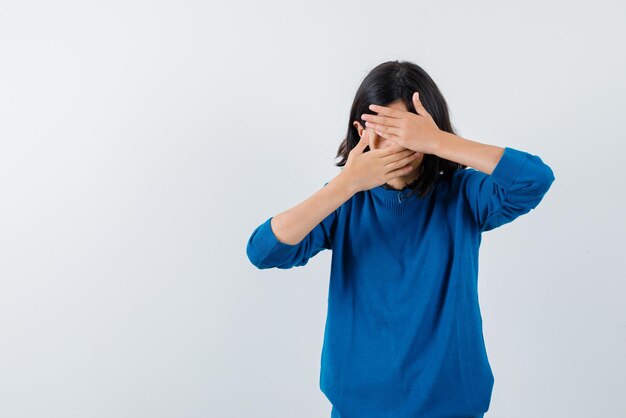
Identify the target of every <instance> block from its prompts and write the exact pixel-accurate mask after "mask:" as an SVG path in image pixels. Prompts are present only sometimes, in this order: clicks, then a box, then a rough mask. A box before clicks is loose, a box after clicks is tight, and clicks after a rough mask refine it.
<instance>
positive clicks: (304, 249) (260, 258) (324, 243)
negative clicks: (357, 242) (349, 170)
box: [246, 182, 339, 269]
mask: <svg viewBox="0 0 626 418" xmlns="http://www.w3.org/2000/svg"><path fill="white" fill-rule="evenodd" d="M327 184H328V182H326V183H324V187H325V186H326V185H327ZM338 211H339V209H336V210H335V211H333V212H332V213H331V214H330V215H328V216H327V217H326V218H325V219H324V220H322V222H320V223H319V224H317V226H315V228H313V229H312V230H311V232H309V233H308V234H307V235H306V236H305V237H304V238H303V239H302V241H300V242H299V243H297V244H293V245H291V244H287V243H284V242H282V241H279V240H278V238H276V235H275V234H274V231H273V230H272V225H271V223H270V222H271V220H272V218H273V216H271V217H269V218H268V219H267V220H266V221H265V222H263V223H262V224H261V225H259V226H258V227H257V228H256V229H255V230H254V231H253V232H252V235H251V236H250V238H249V239H248V243H247V246H246V254H247V256H248V259H249V260H250V262H251V263H252V264H253V265H254V266H256V267H257V268H259V269H268V268H272V267H276V268H279V269H289V268H292V267H294V266H304V265H305V264H307V263H308V262H309V259H310V258H311V257H313V256H315V255H316V254H317V253H319V252H320V251H322V250H324V249H331V248H332V243H333V236H334V232H335V227H336V224H337V216H338Z"/></svg>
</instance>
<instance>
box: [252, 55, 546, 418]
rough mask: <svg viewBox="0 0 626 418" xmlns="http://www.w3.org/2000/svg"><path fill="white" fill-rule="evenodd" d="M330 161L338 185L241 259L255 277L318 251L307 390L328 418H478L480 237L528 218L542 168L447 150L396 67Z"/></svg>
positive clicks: (487, 381) (466, 147)
mask: <svg viewBox="0 0 626 418" xmlns="http://www.w3.org/2000/svg"><path fill="white" fill-rule="evenodd" d="M418 93H419V95H418ZM337 157H341V161H340V162H338V163H337V164H336V165H337V166H340V167H343V169H342V170H341V172H340V173H339V174H338V175H337V176H336V177H334V178H333V179H331V180H330V181H328V182H326V183H324V186H323V187H321V188H320V190H318V191H317V192H316V193H314V194H313V195H312V196H310V197H309V198H307V199H306V200H304V201H303V202H302V203H300V204H298V205H297V206H295V207H293V208H291V209H289V210H287V211H284V212H282V213H280V214H278V215H276V216H273V217H270V218H268V219H267V220H266V221H265V222H263V223H262V224H261V225H259V226H258V227H257V228H256V229H255V230H254V231H253V232H252V235H251V236H250V238H249V240H248V242H247V248H246V253H247V256H248V258H249V259H250V261H251V262H252V264H253V265H254V266H256V267H257V268H259V269H267V268H272V267H275V268H280V269H287V268H291V267H294V266H303V265H305V264H307V262H308V260H309V259H310V258H311V257H313V256H314V255H316V254H317V253H319V252H320V251H322V250H324V249H331V250H332V266H331V273H330V285H329V294H328V311H327V319H326V327H325V334H324V343H323V348H322V353H321V376H320V389H321V390H322V392H323V393H324V394H325V395H326V397H327V398H328V400H329V401H330V403H331V404H332V412H331V417H332V418H370V417H371V418H385V417H388V418H435V417H436V418H474V417H482V416H483V414H484V413H485V412H486V411H487V410H488V409H489V403H490V400H491V393H492V389H493V384H494V376H493V373H492V370H491V367H490V365H489V361H488V358H487V353H486V349H485V343H484V339H483V332H482V317H481V313H480V307H479V301H478V291H477V279H478V250H479V246H480V243H481V237H482V236H481V234H482V233H483V232H485V231H489V230H492V229H494V228H497V227H499V226H502V225H504V224H506V223H509V222H511V221H513V220H514V219H516V218H517V217H519V216H520V215H523V214H525V213H528V212H529V211H530V210H531V209H534V208H535V207H536V206H537V205H538V204H539V202H540V201H541V200H542V198H543V196H544V194H545V193H546V192H547V191H548V189H549V188H550V186H551V184H552V182H553V181H554V174H553V172H552V170H551V168H550V167H549V166H548V165H546V164H545V163H544V162H543V161H542V160H541V158H540V157H538V156H536V155H533V154H530V153H527V152H524V151H521V150H518V149H514V148H510V147H504V148H502V147H498V146H494V145H488V144H483V143H480V142H476V141H472V140H469V139H464V138H461V137H459V136H457V135H456V134H455V133H454V130H453V128H452V125H451V123H450V120H449V115H448V108H447V104H446V101H445V100H444V98H443V96H442V95H441V93H440V91H439V89H438V87H437V85H436V84H435V82H434V81H433V80H432V79H431V78H430V76H429V75H428V74H427V73H426V72H425V71H424V70H423V69H422V68H421V67H419V66H418V65H416V64H413V63H411V62H406V61H403V62H399V61H390V62H385V63H383V64H380V65H378V66H377V67H376V68H374V69H373V70H372V71H371V72H370V73H369V74H368V75H367V76H366V78H365V79H364V80H363V83H362V84H361V86H360V87H359V89H358V91H357V93H356V97H355V99H354V103H353V104H352V109H351V111H350V119H349V126H348V133H347V137H346V138H345V139H344V141H343V143H342V144H341V145H340V147H339V150H338V153H337ZM469 167H473V168H469Z"/></svg>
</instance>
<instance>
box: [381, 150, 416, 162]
mask: <svg viewBox="0 0 626 418" xmlns="http://www.w3.org/2000/svg"><path fill="white" fill-rule="evenodd" d="M414 154H417V153H416V152H415V151H413V150H410V149H403V150H402V151H400V152H396V153H394V154H391V155H387V156H385V157H381V158H380V159H381V160H383V161H384V163H385V165H386V164H389V163H393V162H395V161H398V160H401V159H403V158H406V157H410V156H411V155H414Z"/></svg>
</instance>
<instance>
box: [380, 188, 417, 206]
mask: <svg viewBox="0 0 626 418" xmlns="http://www.w3.org/2000/svg"><path fill="white" fill-rule="evenodd" d="M385 184H386V183H385ZM411 190H412V189H411V188H409V187H408V186H405V187H404V188H403V189H402V190H396V189H392V188H391V187H389V188H386V187H384V185H381V186H377V187H374V188H373V189H370V192H371V193H372V195H374V196H376V197H377V198H379V199H380V200H382V201H384V202H385V203H388V204H392V205H394V206H395V205H403V204H405V203H408V201H409V200H413V199H416V197H417V196H416V195H415V194H414V195H413V196H410V197H408V198H407V195H408V194H409V193H410V192H411Z"/></svg>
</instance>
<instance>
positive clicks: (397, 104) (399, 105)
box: [385, 99, 408, 112]
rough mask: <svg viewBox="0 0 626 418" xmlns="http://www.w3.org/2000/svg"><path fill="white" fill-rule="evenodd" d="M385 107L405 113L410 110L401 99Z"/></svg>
mask: <svg viewBox="0 0 626 418" xmlns="http://www.w3.org/2000/svg"><path fill="white" fill-rule="evenodd" d="M385 107H390V108H392V109H396V110H403V111H405V112H406V111H407V110H408V109H407V108H406V105H405V104H404V102H403V101H402V100H400V99H398V100H395V101H393V102H391V103H389V104H388V105H386V106H385Z"/></svg>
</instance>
